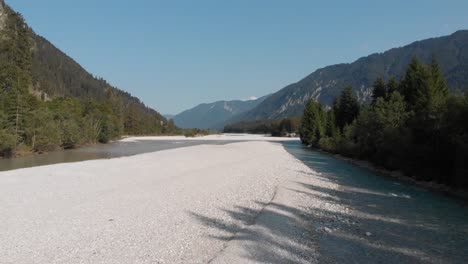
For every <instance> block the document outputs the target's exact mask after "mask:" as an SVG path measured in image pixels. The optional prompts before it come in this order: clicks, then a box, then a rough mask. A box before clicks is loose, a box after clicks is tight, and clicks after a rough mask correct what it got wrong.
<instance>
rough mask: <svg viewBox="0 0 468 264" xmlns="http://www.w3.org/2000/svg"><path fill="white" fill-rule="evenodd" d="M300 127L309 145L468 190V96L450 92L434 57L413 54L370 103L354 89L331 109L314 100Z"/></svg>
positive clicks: (380, 86)
mask: <svg viewBox="0 0 468 264" xmlns="http://www.w3.org/2000/svg"><path fill="white" fill-rule="evenodd" d="M300 131H301V140H302V142H303V143H304V144H306V145H311V146H314V147H317V148H320V149H323V150H325V151H328V152H332V153H339V154H341V155H343V156H347V157H351V158H357V159H364V160H369V161H371V162H373V163H374V164H376V165H378V166H383V167H384V168H387V169H390V170H397V169H398V170H402V171H403V172H404V173H405V174H407V175H413V177H414V178H415V179H416V180H423V181H435V182H437V183H441V184H444V185H448V186H451V187H455V188H463V189H466V188H468V95H464V96H463V95H449V93H448V87H447V84H446V82H445V80H444V78H443V76H442V74H441V73H440V69H439V66H438V63H437V62H436V61H435V60H433V62H432V63H431V64H430V65H424V64H421V63H420V62H419V61H418V60H417V59H416V58H414V59H413V60H412V62H411V63H410V65H409V66H408V69H407V71H406V74H405V75H404V76H403V78H402V79H401V80H400V81H398V80H397V79H396V78H391V79H390V80H388V81H387V82H385V81H384V80H383V79H382V78H379V79H377V80H376V81H375V83H374V87H373V98H372V102H371V103H370V104H369V105H360V104H359V103H358V100H357V98H356V96H355V94H354V92H353V89H352V87H347V88H345V89H344V90H343V92H342V93H341V95H340V96H339V97H338V98H336V99H335V101H334V103H333V105H332V107H331V109H329V110H325V109H324V108H323V107H322V106H321V105H320V104H319V103H317V102H315V101H309V102H308V104H307V106H306V108H305V110H304V116H303V118H302V120H301V128H300Z"/></svg>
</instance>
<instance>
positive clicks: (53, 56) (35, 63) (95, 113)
mask: <svg viewBox="0 0 468 264" xmlns="http://www.w3.org/2000/svg"><path fill="white" fill-rule="evenodd" d="M0 15H1V16H0V34H1V35H0V156H11V155H14V154H15V153H17V152H19V151H31V150H32V151H44V150H51V149H55V148H59V147H64V148H71V147H74V146H77V145H81V144H86V143H96V142H107V141H109V140H111V139H113V138H117V137H119V136H120V135H123V134H134V135H141V134H160V133H171V132H174V131H175V130H176V128H175V126H174V125H173V124H172V123H170V122H167V120H166V119H165V118H164V117H162V116H161V115H160V114H159V113H158V112H156V111H154V110H153V109H151V108H149V107H146V106H145V105H144V104H143V103H142V102H141V101H140V100H139V99H138V98H136V97H133V96H131V95H130V94H128V93H126V92H124V91H121V90H119V89H116V88H115V87H112V86H111V85H109V84H108V83H107V82H106V81H105V80H103V79H97V78H95V77H93V76H92V75H91V74H89V73H88V72H86V71H85V70H84V69H83V68H82V67H81V66H80V65H79V64H78V63H76V62H75V61H74V60H73V59H71V58H69V57H68V56H67V55H65V54H64V53H63V52H61V51H60V50H58V49H57V48H55V47H54V46H53V45H52V44H51V43H49V42H48V41H47V40H46V39H44V38H42V37H40V36H38V35H36V34H35V33H34V32H33V31H32V29H30V28H29V27H28V25H27V24H26V23H25V22H24V19H23V17H22V16H21V15H20V14H18V13H16V12H14V11H13V10H11V9H10V8H9V7H8V6H6V5H5V4H4V2H3V1H0Z"/></svg>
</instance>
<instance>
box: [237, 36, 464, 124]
mask: <svg viewBox="0 0 468 264" xmlns="http://www.w3.org/2000/svg"><path fill="white" fill-rule="evenodd" d="M414 56H416V57H418V59H420V60H421V61H422V62H425V63H429V62H430V61H431V59H432V56H435V58H436V59H437V60H438V62H439V63H440V66H441V70H442V72H443V74H444V76H445V77H446V79H447V81H448V84H449V86H450V87H451V89H452V92H460V91H461V92H464V91H468V30H461V31H457V32H455V33H454V34H452V35H450V36H444V37H439V38H431V39H426V40H422V41H416V42H414V43H412V44H409V45H407V46H404V47H400V48H394V49H391V50H388V51H386V52H384V53H375V54H372V55H369V56H367V57H363V58H360V59H358V60H356V61H355V62H353V63H346V64H345V63H343V64H337V65H332V66H328V67H325V68H321V69H318V70H316V71H315V72H313V73H311V74H310V75H308V76H307V77H305V78H304V79H302V80H300V81H299V82H297V83H293V84H290V85H288V86H286V87H284V88H283V89H281V90H279V91H278V92H276V93H274V94H272V95H271V96H269V97H268V98H267V99H265V100H264V101H263V102H262V103H261V104H259V105H258V106H256V107H255V108H253V109H252V110H250V111H248V112H246V113H244V114H241V115H239V116H237V117H236V118H235V119H234V121H249V120H261V119H278V118H283V117H292V116H300V115H302V112H303V109H304V106H305V104H306V102H307V101H308V100H309V99H311V98H313V99H315V100H317V101H319V102H320V103H322V104H323V105H331V103H332V102H333V99H334V98H335V97H336V96H337V95H338V94H339V93H340V92H341V91H342V90H343V88H344V87H345V86H346V85H351V86H353V87H354V89H355V91H356V94H357V96H358V98H359V100H360V101H361V102H367V101H369V99H370V97H371V91H372V88H371V86H372V84H373V82H374V81H375V79H376V78H378V77H384V78H385V79H388V78H389V76H397V77H401V76H402V74H403V73H404V72H405V70H406V67H407V65H408V64H409V62H410V60H411V59H412V57H414Z"/></svg>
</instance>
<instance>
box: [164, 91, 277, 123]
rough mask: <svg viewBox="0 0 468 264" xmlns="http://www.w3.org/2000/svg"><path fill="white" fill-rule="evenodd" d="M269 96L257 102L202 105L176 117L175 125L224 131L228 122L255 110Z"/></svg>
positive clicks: (219, 102)
mask: <svg viewBox="0 0 468 264" xmlns="http://www.w3.org/2000/svg"><path fill="white" fill-rule="evenodd" d="M267 97H268V96H264V97H261V98H258V99H255V100H249V101H242V100H233V101H217V102H214V103H208V104H200V105H198V106H196V107H194V108H192V109H189V110H186V111H183V112H182V113H180V114H178V115H175V116H174V117H173V118H172V119H173V120H174V123H175V124H176V125H177V126H179V127H182V128H200V129H219V130H221V129H223V127H224V124H225V122H226V121H227V120H229V119H231V118H233V117H235V116H236V115H239V114H242V113H244V112H246V111H249V110H250V109H252V108H254V107H255V106H257V105H258V104H260V103H261V102H263V101H264V100H265V99H266V98H267Z"/></svg>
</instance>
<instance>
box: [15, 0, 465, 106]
mask: <svg viewBox="0 0 468 264" xmlns="http://www.w3.org/2000/svg"><path fill="white" fill-rule="evenodd" d="M6 2H7V3H8V4H9V5H10V6H12V7H13V8H14V9H15V10H16V11H19V12H20V13H22V14H23V15H24V17H25V18H26V21H27V22H28V24H29V25H30V26H31V27H32V28H33V29H34V30H35V31H36V32H37V33H38V34H40V35H42V36H44V37H46V38H47V39H48V40H50V41H51V42H52V43H54V44H55V45H56V46H57V47H58V48H60V49H61V50H62V51H64V52H65V53H67V54H68V55H69V56H71V57H72V58H74V59H75V60H76V61H77V62H78V63H80V64H81V65H82V66H83V67H84V68H86V69H87V70H88V71H90V72H91V73H92V74H94V75H97V76H100V77H103V78H104V79H106V80H107V81H109V82H110V83H111V84H113V85H114V86H117V87H119V88H120V89H123V90H126V91H128V92H130V93H131V94H133V95H135V96H137V97H139V98H140V99H142V100H143V102H145V103H146V104H147V105H149V106H151V107H153V108H155V109H156V110H158V111H160V112H161V113H164V114H169V113H170V114H175V113H178V112H180V111H182V110H185V109H187V108H191V107H193V106H195V105H197V104H199V103H203V102H212V101H216V100H222V99H244V98H248V97H251V96H262V95H265V94H269V93H272V92H275V91H277V90H279V89H281V88H283V87H284V86H285V85H287V84H290V83H292V82H296V81H298V80H299V79H301V78H303V77H305V76H306V75H307V74H309V73H311V72H313V71H314V70H316V69H318V68H321V67H324V66H327V65H330V64H335V63H342V62H352V61H354V60H356V59H357V58H359V57H361V56H365V55H368V54H370V53H374V52H382V51H385V50H387V49H389V48H392V47H397V46H401V45H405V44H409V43H411V42H413V41H415V40H420V39H425V38H430V37H436V36H441V35H448V34H451V33H453V32H454V31H456V30H459V29H468V13H467V11H468V1H467V0H459V1H457V0H453V1H450V0H446V1H431V0H425V1H424V0H404V1H401V0H387V1H379V0H367V1H348V0H343V1H313V0H303V1H300V0H283V1H276V0H232V1H231V0H229V1H228V0H226V1H219V0H207V1H205V0H197V1H193V0H186V1H182V0H166V1H157V0H126V1H124V0H122V1H121V0H79V1H78V0H41V1H36V0H34V1H33V0H27V1H25V0H6Z"/></svg>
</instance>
